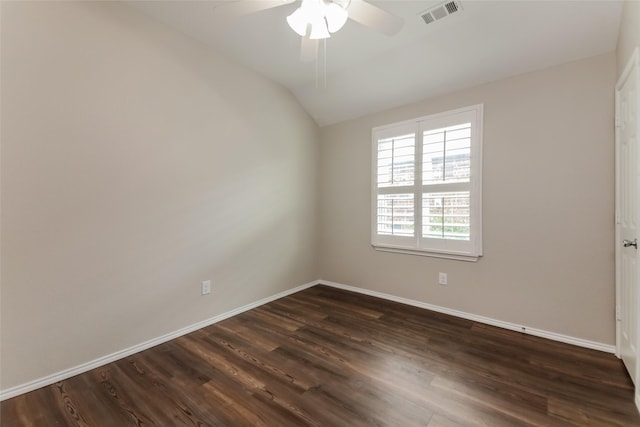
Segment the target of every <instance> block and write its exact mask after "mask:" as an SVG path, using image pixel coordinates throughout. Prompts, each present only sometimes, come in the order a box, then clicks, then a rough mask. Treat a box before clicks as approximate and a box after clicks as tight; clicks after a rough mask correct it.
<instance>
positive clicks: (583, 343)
mask: <svg viewBox="0 0 640 427" xmlns="http://www.w3.org/2000/svg"><path fill="white" fill-rule="evenodd" d="M317 283H318V284H322V285H327V286H331V287H333V288H338V289H344V290H347V291H352V292H357V293H360V294H364V295H370V296H372V297H378V298H382V299H386V300H390V301H395V302H399V303H401V304H407V305H412V306H414V307H420V308H425V309H427V310H431V311H437V312H438V313H444V314H449V315H451V316H455V317H461V318H463V319H467V320H472V321H474V322H479V323H484V324H487V325H491V326H497V327H499V328H504V329H509V330H512V331H518V332H522V333H525V334H529V335H535V336H537V337H542V338H548V339H550V340H553V341H560V342H563V343H567V344H573V345H577V346H579V347H585V348H590V349H593V350H600V351H604V352H606V353H613V354H615V352H616V347H615V346H614V345H609V344H603V343H599V342H595V341H589V340H585V339H582V338H575V337H571V336H568V335H562V334H557V333H555V332H549V331H545V330H542V329H536V328H530V327H528V326H523V325H517V324H515V323H510V322H504V321H502V320H496V319H492V318H490V317H484V316H478V315H476V314H471V313H465V312H464V311H458V310H453V309H450V308H446V307H440V306H437V305H433V304H427V303H425V302H421V301H416V300H412V299H408V298H402V297H398V296H395V295H390V294H385V293H382V292H376V291H370V290H368V289H363V288H358V287H355V286H349V285H344V284H342V283H336V282H330V281H327V280H318V282H317Z"/></svg>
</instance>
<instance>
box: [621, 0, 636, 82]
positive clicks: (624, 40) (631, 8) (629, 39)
mask: <svg viewBox="0 0 640 427" xmlns="http://www.w3.org/2000/svg"><path fill="white" fill-rule="evenodd" d="M636 46H640V0H625V2H624V5H623V7H622V20H621V21H620V32H619V33H618V46H617V49H616V59H617V69H618V76H619V75H620V74H621V73H622V71H623V70H624V67H625V66H626V65H627V62H628V61H629V58H630V57H631V54H632V53H633V49H634V48H635V47H636Z"/></svg>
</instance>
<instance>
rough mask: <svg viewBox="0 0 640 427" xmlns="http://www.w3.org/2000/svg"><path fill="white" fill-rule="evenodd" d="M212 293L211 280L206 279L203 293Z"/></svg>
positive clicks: (203, 283) (203, 284)
mask: <svg viewBox="0 0 640 427" xmlns="http://www.w3.org/2000/svg"><path fill="white" fill-rule="evenodd" d="M210 293H211V280H205V281H204V282H202V295H207V294H210Z"/></svg>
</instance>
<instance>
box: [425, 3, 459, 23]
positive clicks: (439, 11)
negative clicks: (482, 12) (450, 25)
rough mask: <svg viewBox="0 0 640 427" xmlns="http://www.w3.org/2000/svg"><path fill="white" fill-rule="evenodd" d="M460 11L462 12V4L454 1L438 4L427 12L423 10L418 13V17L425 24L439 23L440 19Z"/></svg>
mask: <svg viewBox="0 0 640 427" xmlns="http://www.w3.org/2000/svg"><path fill="white" fill-rule="evenodd" d="M460 11H462V4H461V3H460V2H459V1H457V0H454V1H448V2H445V3H442V4H439V5H437V6H434V7H432V8H431V9H429V10H425V11H424V12H421V13H420V17H421V18H422V20H423V21H424V23H425V24H431V23H432V22H435V21H439V20H441V19H442V18H446V17H447V16H449V15H451V14H453V13H456V12H460Z"/></svg>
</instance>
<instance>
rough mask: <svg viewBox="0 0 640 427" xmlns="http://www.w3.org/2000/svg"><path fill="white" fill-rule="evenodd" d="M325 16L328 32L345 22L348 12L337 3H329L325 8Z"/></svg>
mask: <svg viewBox="0 0 640 427" xmlns="http://www.w3.org/2000/svg"><path fill="white" fill-rule="evenodd" d="M325 18H326V20H327V28H328V30H329V32H331V33H335V32H336V31H338V30H340V28H342V27H343V26H344V24H345V23H346V22H347V19H349V12H347V9H345V8H343V7H342V6H340V5H338V4H337V3H329V4H328V5H326V8H325Z"/></svg>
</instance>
